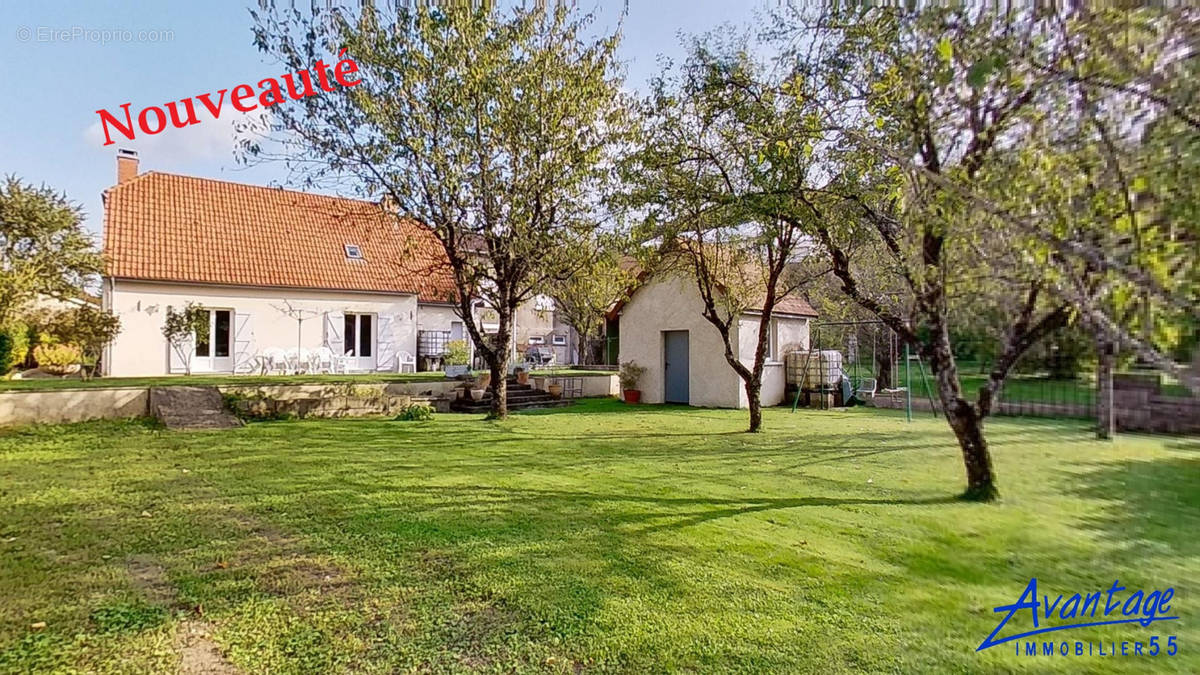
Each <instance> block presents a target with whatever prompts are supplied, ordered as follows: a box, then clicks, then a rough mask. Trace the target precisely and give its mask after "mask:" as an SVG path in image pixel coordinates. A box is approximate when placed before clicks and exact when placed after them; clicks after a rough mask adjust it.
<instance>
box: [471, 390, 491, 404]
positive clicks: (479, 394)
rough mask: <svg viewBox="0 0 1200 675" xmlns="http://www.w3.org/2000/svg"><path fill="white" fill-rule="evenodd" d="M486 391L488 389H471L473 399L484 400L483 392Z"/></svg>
mask: <svg viewBox="0 0 1200 675" xmlns="http://www.w3.org/2000/svg"><path fill="white" fill-rule="evenodd" d="M485 391H487V390H486V389H476V388H472V389H471V400H472V401H482V400H483V392H485Z"/></svg>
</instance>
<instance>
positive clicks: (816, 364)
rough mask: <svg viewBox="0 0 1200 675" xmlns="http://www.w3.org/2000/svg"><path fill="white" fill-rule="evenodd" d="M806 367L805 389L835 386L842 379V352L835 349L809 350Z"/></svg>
mask: <svg viewBox="0 0 1200 675" xmlns="http://www.w3.org/2000/svg"><path fill="white" fill-rule="evenodd" d="M804 368H805V370H804V388H805V389H819V388H822V387H832V386H835V385H837V383H838V382H841V380H842V353H841V352H839V351H837V350H834V349H823V350H821V351H819V352H817V351H814V352H809V353H808V363H807V365H806V366H805V367H804Z"/></svg>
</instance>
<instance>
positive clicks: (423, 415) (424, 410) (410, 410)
mask: <svg viewBox="0 0 1200 675" xmlns="http://www.w3.org/2000/svg"><path fill="white" fill-rule="evenodd" d="M432 419H433V406H430V405H426V404H424V403H410V404H408V405H406V406H404V407H403V408H401V409H400V414H398V415H396V417H395V420H396V421H397V422H428V421H430V420H432Z"/></svg>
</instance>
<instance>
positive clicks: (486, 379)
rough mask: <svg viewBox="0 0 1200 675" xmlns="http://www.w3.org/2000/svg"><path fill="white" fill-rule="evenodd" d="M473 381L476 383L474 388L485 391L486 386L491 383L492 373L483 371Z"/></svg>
mask: <svg viewBox="0 0 1200 675" xmlns="http://www.w3.org/2000/svg"><path fill="white" fill-rule="evenodd" d="M475 381H476V383H477V384H476V386H478V387H479V388H480V389H487V388H488V385H489V384H491V383H492V372H491V371H490V370H485V371H483V372H482V373H480V374H479V377H477V378H476V380H475Z"/></svg>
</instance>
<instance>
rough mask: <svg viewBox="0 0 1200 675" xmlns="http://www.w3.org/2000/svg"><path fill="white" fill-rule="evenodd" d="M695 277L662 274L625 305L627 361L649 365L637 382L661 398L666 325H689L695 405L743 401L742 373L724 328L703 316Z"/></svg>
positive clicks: (651, 399)
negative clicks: (729, 358) (729, 352)
mask: <svg viewBox="0 0 1200 675" xmlns="http://www.w3.org/2000/svg"><path fill="white" fill-rule="evenodd" d="M693 284H694V282H692V281H691V280H690V279H684V278H682V277H678V276H661V277H658V278H656V279H654V280H651V281H649V282H647V283H646V284H645V285H643V286H641V287H640V288H639V289H638V290H637V292H636V293H634V294H633V297H632V298H630V300H629V302H628V303H626V305H625V306H624V307H623V308H622V310H621V319H620V320H621V327H620V335H621V338H620V339H621V343H620V344H621V354H620V360H621V362H622V363H624V362H626V361H631V360H632V361H636V362H637V363H638V365H641V366H642V367H644V368H645V369H646V373H645V374H644V375H643V376H642V379H641V381H640V382H639V384H638V388H639V389H640V390H641V392H642V400H643V401H645V402H647V403H662V402H663V398H664V393H663V384H664V383H663V377H664V369H663V335H662V334H663V331H671V330H686V331H688V366H689V373H688V395H689V398H690V399H691V401H690V402H691V405H694V406H707V407H717V408H736V407H739V402H740V396H739V392H740V391H741V379H740V378H739V377H738V376H737V373H735V372H734V371H733V368H731V367H730V366H729V364H728V363H726V361H725V356H724V354H725V347H724V346H723V342H722V340H721V334H720V333H718V332H717V329H716V328H715V327H714V326H713V325H712V324H710V323H709V322H708V321H707V320H705V318H704V317H703V316H701V313H700V312H701V310H702V308H703V303H702V301H701V299H700V294H699V293H698V292H697V291H696V288H695V286H694V285H693Z"/></svg>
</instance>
